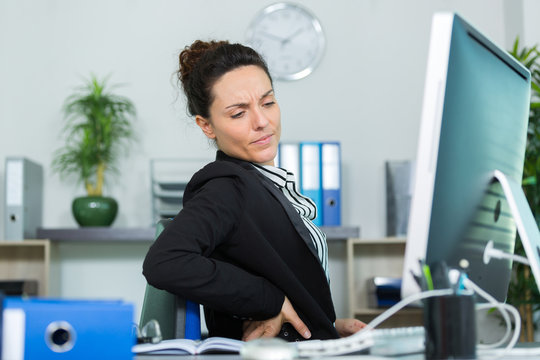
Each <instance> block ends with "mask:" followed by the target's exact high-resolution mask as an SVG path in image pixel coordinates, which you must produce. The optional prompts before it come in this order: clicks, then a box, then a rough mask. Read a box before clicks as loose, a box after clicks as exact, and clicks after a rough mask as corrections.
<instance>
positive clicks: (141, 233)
mask: <svg viewBox="0 0 540 360" xmlns="http://www.w3.org/2000/svg"><path fill="white" fill-rule="evenodd" d="M155 231H156V230H155V229H154V228H151V227H148V228H114V227H97V226H96V227H94V226H92V227H81V228H63V229H62V228H60V229H45V228H38V230H37V237H38V238H40V239H49V240H51V241H69V242H83V241H92V242H100V243H107V242H141V241H142V242H145V241H148V242H150V241H153V240H154V234H155Z"/></svg>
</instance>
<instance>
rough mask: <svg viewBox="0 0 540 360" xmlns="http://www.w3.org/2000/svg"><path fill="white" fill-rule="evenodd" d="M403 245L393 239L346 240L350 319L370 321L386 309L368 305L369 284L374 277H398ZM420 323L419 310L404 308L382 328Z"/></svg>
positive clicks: (400, 239) (420, 310) (401, 268)
mask: <svg viewBox="0 0 540 360" xmlns="http://www.w3.org/2000/svg"><path fill="white" fill-rule="evenodd" d="M406 242H407V241H406V239H405V238H396V237H388V238H379V239H358V238H354V239H353V238H350V239H348V240H347V268H348V278H349V279H348V282H349V285H348V286H349V316H351V317H355V318H358V319H360V320H362V321H364V322H369V321H371V320H373V319H374V318H375V317H377V316H378V315H380V314H381V313H383V312H384V311H385V310H386V309H384V308H370V307H369V306H368V304H369V289H368V282H369V281H371V280H370V279H372V278H373V277H375V276H386V277H393V278H396V277H398V278H399V277H401V275H402V272H403V256H404V253H405V245H406ZM422 321H423V319H422V309H420V308H407V309H403V310H400V311H399V312H397V313H396V314H394V315H392V317H391V318H390V319H388V320H387V321H385V323H384V324H385V326H383V327H388V326H389V327H395V326H413V325H422Z"/></svg>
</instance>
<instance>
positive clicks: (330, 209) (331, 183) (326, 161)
mask: <svg viewBox="0 0 540 360" xmlns="http://www.w3.org/2000/svg"><path fill="white" fill-rule="evenodd" d="M321 158H322V170H321V171H322V197H323V199H322V203H323V209H322V214H323V220H322V224H323V226H340V225H341V151H340V143H339V142H324V143H322V144H321Z"/></svg>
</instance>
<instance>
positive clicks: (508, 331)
mask: <svg viewBox="0 0 540 360" xmlns="http://www.w3.org/2000/svg"><path fill="white" fill-rule="evenodd" d="M493 307H497V310H498V311H499V313H500V314H501V315H502V317H503V319H504V324H505V325H506V327H505V329H506V330H505V333H504V336H503V337H502V338H501V339H500V340H499V341H497V342H495V343H492V344H478V345H477V346H478V348H479V349H495V348H498V347H500V346H502V345H504V344H506V343H507V341H508V338H509V337H510V335H511V334H512V322H511V321H510V316H509V315H508V312H507V311H502V310H501V309H500V307H498V306H496V305H493V304H492V303H487V304H478V305H476V310H482V309H493Z"/></svg>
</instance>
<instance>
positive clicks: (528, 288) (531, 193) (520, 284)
mask: <svg viewBox="0 0 540 360" xmlns="http://www.w3.org/2000/svg"><path fill="white" fill-rule="evenodd" d="M510 54H511V55H512V56H514V57H515V58H516V59H517V60H519V61H520V62H521V63H522V64H523V65H524V66H525V67H527V69H529V70H530V72H531V108H530V112H529V128H528V132H527V145H526V150H525V164H524V167H523V182H522V186H523V190H524V192H525V196H526V197H527V200H528V202H529V206H530V207H531V210H532V212H533V215H534V217H535V219H536V223H537V224H540V178H539V175H540V52H539V50H538V48H537V45H535V46H533V47H530V48H529V47H523V48H520V46H519V38H517V39H516V41H515V42H514V47H513V49H512V51H510ZM515 253H516V254H518V255H523V256H524V255H525V250H524V249H523V245H522V243H521V241H516V249H515ZM507 301H508V302H509V303H511V304H513V305H515V306H517V307H518V308H519V310H520V313H521V317H522V322H523V325H524V326H523V329H524V331H523V332H522V337H521V340H522V341H524V340H525V339H527V341H533V340H534V338H533V313H535V312H536V311H538V310H540V293H539V292H538V288H537V286H536V282H535V280H534V277H533V276H532V275H531V273H530V268H529V266H526V265H523V264H520V263H514V265H513V277H512V281H511V283H510V288H509V289H508V299H507Z"/></svg>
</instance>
